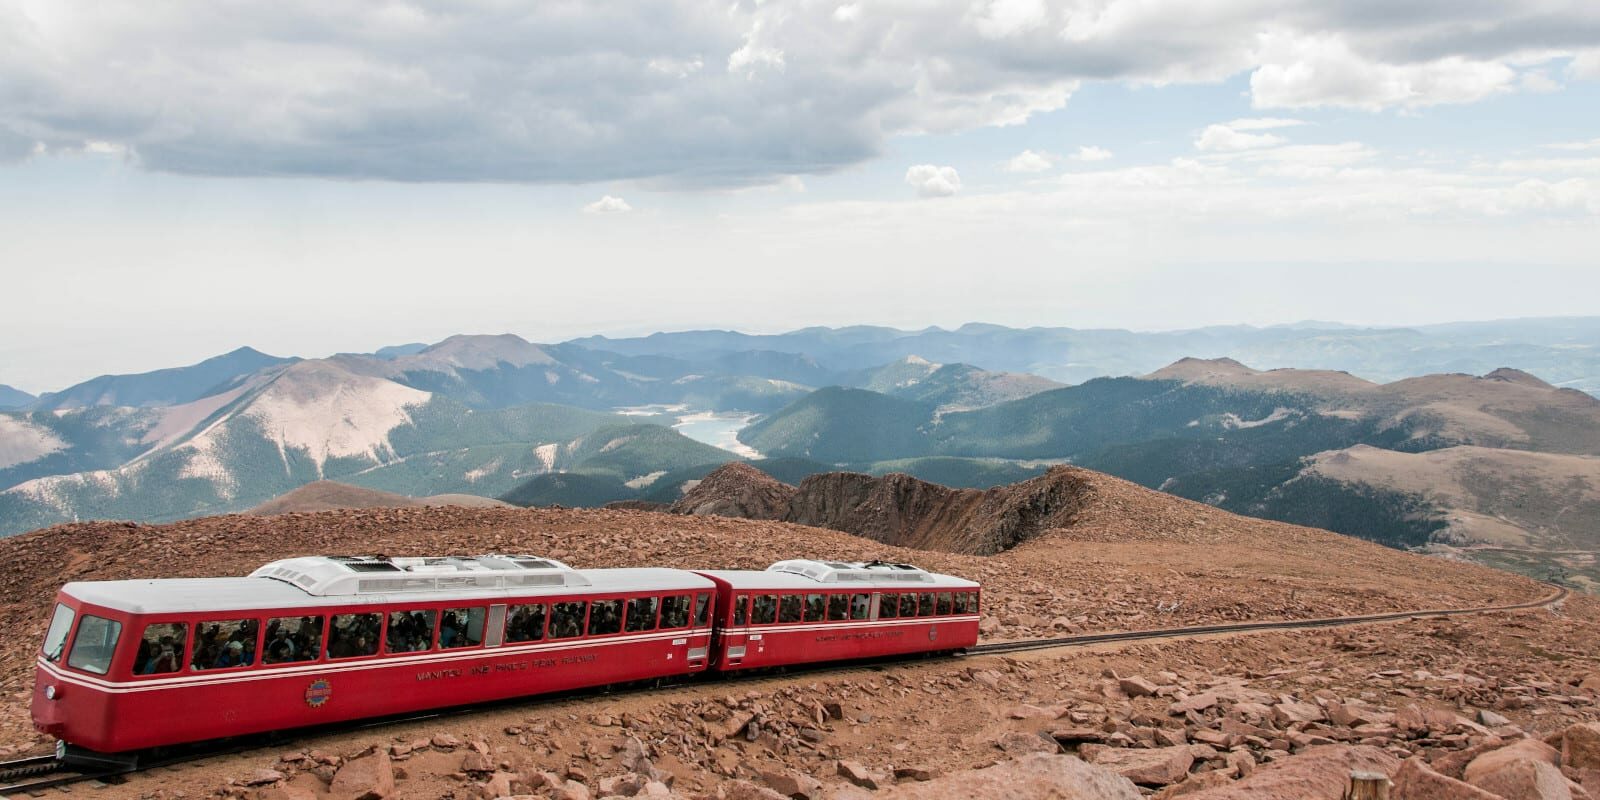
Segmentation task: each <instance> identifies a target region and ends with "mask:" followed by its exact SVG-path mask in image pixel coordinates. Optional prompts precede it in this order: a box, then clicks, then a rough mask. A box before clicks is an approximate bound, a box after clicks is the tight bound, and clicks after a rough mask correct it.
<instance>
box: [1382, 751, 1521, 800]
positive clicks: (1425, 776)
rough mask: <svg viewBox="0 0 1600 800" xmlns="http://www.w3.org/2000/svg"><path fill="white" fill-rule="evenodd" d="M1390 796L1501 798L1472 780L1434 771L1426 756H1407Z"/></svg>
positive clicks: (1393, 799) (1395, 799)
mask: <svg viewBox="0 0 1600 800" xmlns="http://www.w3.org/2000/svg"><path fill="white" fill-rule="evenodd" d="M1389 800H1501V798H1500V797H1499V795H1495V794H1491V793H1489V792H1486V791H1484V790H1482V789H1479V788H1478V787H1476V786H1473V785H1472V784H1470V783H1465V782H1463V781H1458V780H1456V779H1455V778H1452V777H1449V776H1447V775H1441V774H1439V773H1437V772H1434V771H1433V769H1432V768H1430V767H1429V766H1428V765H1427V764H1426V763H1425V762H1424V761H1423V760H1422V759H1420V758H1410V759H1406V762H1405V763H1404V764H1401V765H1400V770H1399V771H1398V772H1396V773H1395V774H1394V789H1393V791H1391V792H1390V794H1389Z"/></svg>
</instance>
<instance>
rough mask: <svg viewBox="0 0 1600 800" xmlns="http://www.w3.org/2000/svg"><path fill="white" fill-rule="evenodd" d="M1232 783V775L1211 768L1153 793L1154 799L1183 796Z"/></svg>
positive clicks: (1163, 799)
mask: <svg viewBox="0 0 1600 800" xmlns="http://www.w3.org/2000/svg"><path fill="white" fill-rule="evenodd" d="M1232 783H1233V777H1232V776H1230V775H1229V774H1228V772H1227V771H1224V770H1215V769H1214V770H1211V771H1210V772H1196V773H1195V774H1193V775H1190V776H1189V777H1187V778H1185V779H1184V780H1183V783H1177V784H1173V785H1171V786H1168V787H1167V788H1165V789H1162V790H1161V791H1159V792H1156V793H1155V800H1167V798H1170V797H1183V796H1185V795H1190V794H1194V793H1196V792H1203V791H1205V790H1206V789H1215V788H1217V787H1219V786H1228V785H1230V784H1232Z"/></svg>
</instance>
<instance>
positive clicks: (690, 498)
mask: <svg viewBox="0 0 1600 800" xmlns="http://www.w3.org/2000/svg"><path fill="white" fill-rule="evenodd" d="M1089 475H1099V474H1098V473H1091V472H1089V471H1088V470H1081V469H1075V468H1071V467H1058V468H1055V469H1052V470H1050V471H1049V472H1047V473H1045V474H1044V475H1041V476H1039V477H1037V478H1034V479H1032V480H1028V481H1024V482H1022V483H1017V484H1012V485H1009V486H998V487H995V488H993V489H952V488H950V487H947V486H940V485H938V484H936V483H929V482H927V481H923V480H918V479H917V478H913V477H911V476H910V475H905V474H901V473H890V474H888V475H884V476H881V477H875V476H872V475H864V474H861V473H857V472H826V473H821V474H818V475H812V476H810V477H807V478H806V479H805V480H804V481H802V482H801V483H800V486H799V487H794V486H790V485H788V484H786V483H780V482H779V481H778V480H776V479H774V478H772V477H771V476H769V475H767V474H766V473H764V472H762V471H761V470H758V469H756V468H755V467H752V466H750V465H748V464H739V463H734V464H728V465H726V466H724V467H721V468H719V469H717V470H716V471H715V472H712V473H711V474H710V475H707V476H706V477H705V479H703V480H701V481H700V483H699V484H698V485H696V486H695V487H694V488H693V489H691V490H689V492H688V493H687V494H685V495H684V496H683V498H682V499H681V500H679V501H678V502H677V503H674V504H673V505H672V508H671V509H670V511H671V512H672V513H674V514H693V515H699V516H706V515H715V516H721V517H741V518H744V519H763V520H781V521H784V522H793V523H796V524H799V525H811V526H815V527H818V528H832V529H833V530H838V531H844V532H846V533H853V534H855V535H857V536H864V537H866V538H868V539H872V540H874V541H879V542H883V543H885V544H891V545H896V546H899V547H915V548H918V549H922V550H941V551H944V552H947V553H972V554H976V555H988V554H992V553H998V552H1001V551H1003V550H1008V549H1010V548H1012V547H1015V546H1016V545H1017V544H1019V543H1021V542H1023V541H1026V540H1028V539H1030V538H1032V537H1034V536H1036V535H1038V534H1039V533H1040V532H1042V531H1045V530H1048V529H1050V528H1056V527H1064V526H1068V525H1071V524H1072V520H1073V516H1074V515H1075V514H1076V513H1077V512H1078V510H1079V509H1080V507H1081V505H1082V503H1083V502H1084V500H1085V498H1086V495H1087V492H1088V491H1089V488H1088V487H1089V483H1088V480H1087V479H1086V476H1089ZM1099 477H1105V476H1099Z"/></svg>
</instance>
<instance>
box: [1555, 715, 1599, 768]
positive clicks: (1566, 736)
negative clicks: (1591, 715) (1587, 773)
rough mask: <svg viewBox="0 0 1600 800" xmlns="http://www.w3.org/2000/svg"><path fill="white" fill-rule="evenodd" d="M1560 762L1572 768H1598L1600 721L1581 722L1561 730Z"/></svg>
mask: <svg viewBox="0 0 1600 800" xmlns="http://www.w3.org/2000/svg"><path fill="white" fill-rule="evenodd" d="M1561 764H1562V766H1567V767H1572V768H1573V769H1600V722H1582V723H1579V724H1577V725H1573V726H1572V727H1570V728H1567V729H1566V730H1565V731H1563V732H1562V734H1561Z"/></svg>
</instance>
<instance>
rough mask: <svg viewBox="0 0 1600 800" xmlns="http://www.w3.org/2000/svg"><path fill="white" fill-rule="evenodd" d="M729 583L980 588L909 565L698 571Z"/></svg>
mask: <svg viewBox="0 0 1600 800" xmlns="http://www.w3.org/2000/svg"><path fill="white" fill-rule="evenodd" d="M697 572H699V573H700V574H702V575H710V576H713V577H716V578H719V579H721V580H724V581H727V582H728V584H729V585H730V586H732V587H733V588H735V589H773V590H779V591H781V590H785V589H795V590H800V591H816V590H817V589H849V588H852V587H856V586H861V587H870V588H873V589H903V590H906V591H931V590H934V589H977V588H979V587H978V584H977V583H975V582H973V581H969V580H966V579H963V578H957V577H954V576H951V575H941V574H939V573H937V572H928V571H926V570H922V569H918V568H916V567H913V566H911V565H909V564H889V563H887V562H879V561H873V562H859V561H811V560H808V559H793V560H790V561H779V562H778V563H776V564H773V565H772V566H770V567H767V568H766V569H764V570H753V569H749V570H745V569H737V570H736V569H727V570H697Z"/></svg>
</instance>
